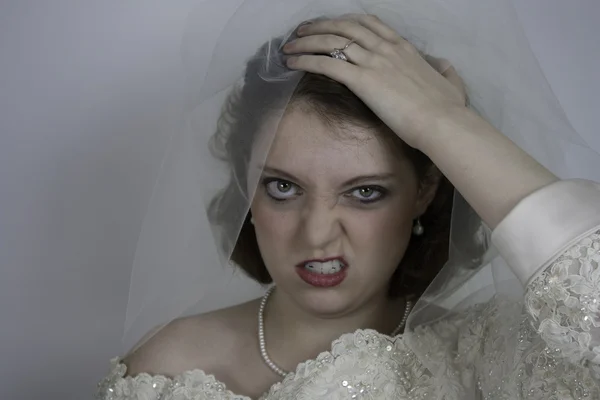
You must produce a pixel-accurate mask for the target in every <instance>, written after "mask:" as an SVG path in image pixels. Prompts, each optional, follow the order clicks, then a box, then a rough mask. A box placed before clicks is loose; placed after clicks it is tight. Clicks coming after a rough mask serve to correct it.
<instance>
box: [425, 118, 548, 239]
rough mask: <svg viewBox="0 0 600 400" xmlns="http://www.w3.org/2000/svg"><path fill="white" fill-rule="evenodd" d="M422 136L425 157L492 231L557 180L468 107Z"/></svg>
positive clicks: (439, 121)
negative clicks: (529, 198)
mask: <svg viewBox="0 0 600 400" xmlns="http://www.w3.org/2000/svg"><path fill="white" fill-rule="evenodd" d="M432 129H433V130H434V132H432V133H431V134H427V135H423V136H422V139H421V141H420V145H419V150H421V151H422V152H423V153H425V154H427V156H429V157H430V158H431V160H432V161H433V162H434V163H435V164H436V165H437V167H438V168H439V169H440V171H441V172H442V173H443V174H444V175H445V176H446V177H447V178H448V179H449V180H450V182H452V184H453V185H454V186H455V187H456V189H457V190H458V191H459V192H460V194H461V195H462V196H463V197H464V198H465V199H466V200H467V202H468V203H469V204H470V205H471V207H473V209H474V210H475V211H476V212H477V214H478V215H479V216H480V217H481V218H482V219H483V221H484V222H485V223H486V224H487V225H488V226H489V227H490V228H492V229H494V228H495V227H496V226H497V225H498V224H499V223H500V221H502V220H503V219H504V217H506V216H507V215H508V213H509V212H510V211H511V210H512V209H513V208H514V207H515V206H516V205H517V204H518V203H519V202H520V201H521V200H523V199H524V198H525V197H527V196H528V195H530V194H531V193H533V192H535V191H536V190H538V189H541V188H542V187H544V186H547V185H549V184H551V183H553V182H555V181H557V178H556V176H554V174H552V173H551V172H550V171H548V170H547V169H546V168H545V167H543V166H542V165H541V164H539V163H538V162H537V161H536V160H534V159H533V158H532V157H531V156H529V155H528V154H527V153H525V152H524V151H523V150H521V149H520V148H519V147H518V146H517V145H516V144H514V143H513V142H512V141H511V140H510V139H508V138H507V137H506V136H504V135H502V134H501V133H500V132H498V131H497V130H496V129H495V128H494V127H492V126H491V125H490V124H489V123H488V122H487V121H485V120H484V119H482V118H481V117H479V116H478V115H476V114H475V113H474V112H473V111H471V110H469V109H467V108H453V109H449V110H448V112H446V113H444V114H443V115H441V116H440V117H439V118H437V119H436V121H435V125H434V126H433V128H432Z"/></svg>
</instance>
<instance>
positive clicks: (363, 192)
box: [351, 186, 385, 203]
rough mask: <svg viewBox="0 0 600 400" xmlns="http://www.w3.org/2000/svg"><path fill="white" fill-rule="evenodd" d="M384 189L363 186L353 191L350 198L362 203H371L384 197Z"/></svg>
mask: <svg viewBox="0 0 600 400" xmlns="http://www.w3.org/2000/svg"><path fill="white" fill-rule="evenodd" d="M384 194H385V193H384V189H383V188H378V187H376V186H363V187H359V188H356V189H354V190H353V191H352V192H351V196H352V197H354V198H355V199H356V200H358V201H360V202H362V203H372V202H375V201H377V200H379V199H381V198H382V197H383V196H384Z"/></svg>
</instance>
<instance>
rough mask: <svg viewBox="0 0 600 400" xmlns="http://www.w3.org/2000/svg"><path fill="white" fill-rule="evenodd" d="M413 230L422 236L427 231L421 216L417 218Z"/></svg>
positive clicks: (415, 233)
mask: <svg viewBox="0 0 600 400" xmlns="http://www.w3.org/2000/svg"><path fill="white" fill-rule="evenodd" d="M412 232H413V235H415V236H421V235H423V233H425V228H423V225H421V220H420V219H419V218H417V220H416V221H415V224H414V226H413V229H412Z"/></svg>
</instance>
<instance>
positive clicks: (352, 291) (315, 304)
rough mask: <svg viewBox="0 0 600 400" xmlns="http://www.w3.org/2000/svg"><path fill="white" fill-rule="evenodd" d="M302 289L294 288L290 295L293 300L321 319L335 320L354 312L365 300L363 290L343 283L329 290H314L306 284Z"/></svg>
mask: <svg viewBox="0 0 600 400" xmlns="http://www.w3.org/2000/svg"><path fill="white" fill-rule="evenodd" d="M303 286H304V287H303V288H300V289H298V288H296V290H294V293H291V295H292V296H293V298H294V300H295V301H296V302H298V304H299V305H300V306H301V307H302V308H303V309H304V310H305V311H307V312H310V313H311V314H314V315H318V316H320V317H323V318H336V317H340V316H343V315H345V314H347V313H349V312H352V311H354V310H355V309H356V308H358V307H360V305H361V304H363V303H364V302H365V301H366V299H362V298H360V297H358V296H360V294H361V293H364V290H361V289H360V288H356V287H351V286H350V285H347V286H346V287H344V286H345V285H344V283H342V284H341V285H339V286H335V287H331V288H316V287H310V286H308V285H306V284H304V285H303ZM357 295H358V296H357Z"/></svg>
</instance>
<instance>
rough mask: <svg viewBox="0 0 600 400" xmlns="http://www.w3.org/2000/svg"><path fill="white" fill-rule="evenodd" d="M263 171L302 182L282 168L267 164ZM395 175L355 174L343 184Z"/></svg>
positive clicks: (384, 178)
mask: <svg viewBox="0 0 600 400" xmlns="http://www.w3.org/2000/svg"><path fill="white" fill-rule="evenodd" d="M262 171H263V172H267V173H270V174H273V175H279V176H281V177H282V178H285V179H289V180H290V181H294V182H300V183H302V180H301V179H298V178H297V177H295V176H294V175H292V174H290V173H288V172H285V171H283V170H280V169H278V168H273V167H269V166H267V165H265V166H262ZM394 177H395V174H392V173H382V174H368V175H359V176H355V177H354V178H351V179H349V180H347V181H346V182H344V183H343V184H342V186H353V185H357V184H359V183H363V182H367V181H370V182H373V181H377V182H382V181H387V180H390V179H392V178H394Z"/></svg>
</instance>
